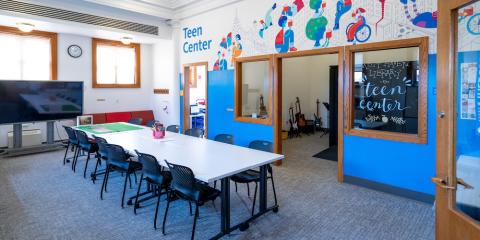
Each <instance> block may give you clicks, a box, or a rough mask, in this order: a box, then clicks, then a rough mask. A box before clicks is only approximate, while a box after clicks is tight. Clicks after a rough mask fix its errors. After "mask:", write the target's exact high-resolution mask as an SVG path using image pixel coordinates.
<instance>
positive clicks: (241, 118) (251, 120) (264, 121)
mask: <svg viewBox="0 0 480 240" xmlns="http://www.w3.org/2000/svg"><path fill="white" fill-rule="evenodd" d="M235 122H244V123H252V124H262V125H267V126H271V125H272V124H273V123H272V118H271V117H270V116H269V117H268V118H252V117H244V116H235Z"/></svg>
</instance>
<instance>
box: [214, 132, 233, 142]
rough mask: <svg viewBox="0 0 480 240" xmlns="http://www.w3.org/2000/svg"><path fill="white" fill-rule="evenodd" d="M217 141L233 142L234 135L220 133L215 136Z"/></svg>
mask: <svg viewBox="0 0 480 240" xmlns="http://www.w3.org/2000/svg"><path fill="white" fill-rule="evenodd" d="M214 140H215V141H217V142H223V143H228V144H233V142H234V141H233V135H231V134H218V135H217V136H215V139H214Z"/></svg>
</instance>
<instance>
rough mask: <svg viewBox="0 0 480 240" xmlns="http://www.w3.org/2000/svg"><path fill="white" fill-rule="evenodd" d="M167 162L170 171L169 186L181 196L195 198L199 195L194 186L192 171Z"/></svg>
mask: <svg viewBox="0 0 480 240" xmlns="http://www.w3.org/2000/svg"><path fill="white" fill-rule="evenodd" d="M165 162H166V163H167V166H168V168H169V169H170V172H171V173H172V183H171V188H172V189H174V190H176V191H177V192H179V193H180V194H181V195H182V196H183V197H187V198H190V200H196V199H198V197H199V191H198V189H197V188H196V187H195V175H194V174H193V171H192V170H191V169H190V168H188V167H185V166H182V165H177V164H173V163H169V162H168V161H167V160H165Z"/></svg>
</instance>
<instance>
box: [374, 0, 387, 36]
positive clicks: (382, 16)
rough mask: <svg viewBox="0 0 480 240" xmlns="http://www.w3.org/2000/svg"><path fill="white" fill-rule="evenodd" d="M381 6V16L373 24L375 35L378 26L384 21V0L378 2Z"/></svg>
mask: <svg viewBox="0 0 480 240" xmlns="http://www.w3.org/2000/svg"><path fill="white" fill-rule="evenodd" d="M378 1H379V2H380V4H382V15H381V17H380V19H379V20H378V22H377V23H375V34H377V32H378V24H379V23H380V22H381V21H383V19H385V2H386V0H378Z"/></svg>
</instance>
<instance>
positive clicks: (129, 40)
mask: <svg viewBox="0 0 480 240" xmlns="http://www.w3.org/2000/svg"><path fill="white" fill-rule="evenodd" d="M132 40H133V39H132V38H131V37H122V38H121V39H120V41H121V42H122V43H123V44H125V45H128V44H130V43H132Z"/></svg>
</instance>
